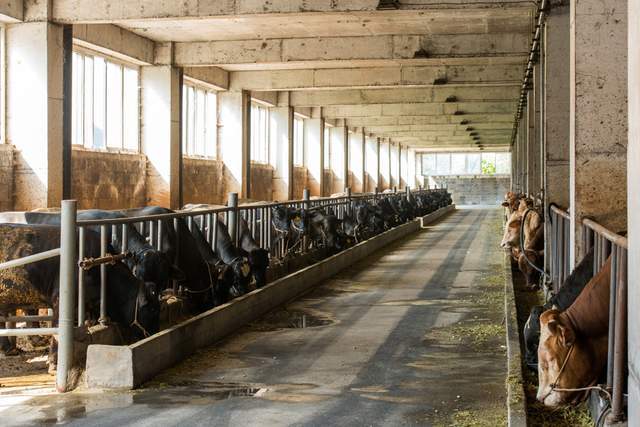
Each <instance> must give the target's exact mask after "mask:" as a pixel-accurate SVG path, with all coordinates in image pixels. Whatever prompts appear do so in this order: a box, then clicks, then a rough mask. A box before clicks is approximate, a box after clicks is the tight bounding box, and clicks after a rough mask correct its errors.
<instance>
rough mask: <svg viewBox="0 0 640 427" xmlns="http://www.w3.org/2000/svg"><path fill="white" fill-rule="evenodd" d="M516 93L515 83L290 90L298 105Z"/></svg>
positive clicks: (497, 97) (499, 97)
mask: <svg viewBox="0 0 640 427" xmlns="http://www.w3.org/2000/svg"><path fill="white" fill-rule="evenodd" d="M519 95H520V87H519V86H518V85H513V86H498V87H492V88H476V87H447V86H443V87H437V86H436V87H430V88H397V89H354V90H324V91H321V90H316V91H295V92H292V93H291V104H292V105H294V106H300V107H313V106H325V107H326V106H331V105H353V104H357V105H360V104H396V103H414V102H415V103H426V102H439V103H442V102H473V101H511V100H514V99H518V96H519Z"/></svg>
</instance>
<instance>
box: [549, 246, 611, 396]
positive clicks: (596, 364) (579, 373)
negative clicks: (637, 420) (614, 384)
mask: <svg viewBox="0 0 640 427" xmlns="http://www.w3.org/2000/svg"><path fill="white" fill-rule="evenodd" d="M610 277H611V257H609V259H608V260H607V262H606V263H605V265H604V266H603V268H602V269H601V270H600V272H599V273H598V274H596V275H595V276H594V277H593V278H592V279H591V280H590V281H589V283H587V285H586V286H585V288H584V289H583V290H582V292H581V293H580V295H579V296H578V298H576V300H575V301H574V302H573V304H571V306H570V307H569V308H568V309H566V310H565V311H563V312H560V311H558V310H547V311H545V312H544V313H542V315H541V316H540V344H539V346H538V395H537V399H538V400H539V401H540V402H542V403H544V404H545V405H546V406H557V405H560V404H563V403H576V402H578V401H580V400H582V399H584V398H585V396H586V392H584V391H561V390H567V389H576V388H584V387H589V386H593V385H595V384H597V382H598V379H599V378H600V376H601V374H602V373H603V371H604V369H605V367H606V363H607V340H608V337H607V334H608V330H609V287H610ZM558 389H559V390H558Z"/></svg>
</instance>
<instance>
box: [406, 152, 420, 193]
mask: <svg viewBox="0 0 640 427" xmlns="http://www.w3.org/2000/svg"><path fill="white" fill-rule="evenodd" d="M418 157H420V156H416V150H414V149H413V148H409V149H408V150H407V185H408V186H409V187H411V188H412V189H413V188H416V187H417V186H418V177H417V171H418V169H417V168H416V166H417V165H416V161H417V158H418Z"/></svg>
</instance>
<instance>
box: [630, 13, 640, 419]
mask: <svg viewBox="0 0 640 427" xmlns="http://www.w3.org/2000/svg"><path fill="white" fill-rule="evenodd" d="M629 22H636V23H637V22H640V2H637V1H630V2H629ZM638 43H640V26H638V25H629V49H628V52H629V117H633V118H637V117H640V50H638ZM627 165H628V167H627V170H628V174H627V183H628V190H627V201H628V204H629V206H628V210H627V212H628V215H629V234H628V239H629V252H628V259H629V262H628V263H627V264H628V280H627V282H628V283H629V286H628V292H629V294H628V300H627V302H628V310H627V312H628V316H629V318H628V338H627V342H628V345H629V348H628V352H627V354H628V360H629V375H628V377H627V378H628V384H629V385H628V387H629V414H628V415H629V417H628V419H629V421H631V420H638V419H640V289H639V288H638V286H636V284H637V283H640V263H638V262H637V260H638V259H640V218H639V216H640V214H639V213H640V197H638V194H640V168H639V167H638V165H640V122H639V121H638V120H637V119H636V120H633V119H632V120H629V151H628V159H627Z"/></svg>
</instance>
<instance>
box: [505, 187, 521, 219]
mask: <svg viewBox="0 0 640 427" xmlns="http://www.w3.org/2000/svg"><path fill="white" fill-rule="evenodd" d="M524 197H525V196H524V195H523V194H522V193H515V192H513V191H509V192H507V194H505V195H504V202H502V206H504V207H505V208H507V209H509V214H512V213H513V212H514V211H516V210H517V209H518V206H519V203H520V199H522V198H524Z"/></svg>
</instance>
